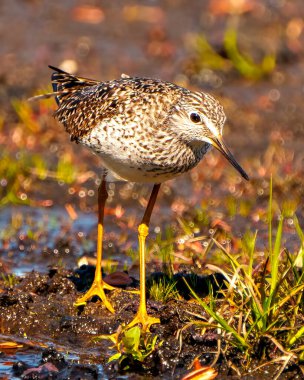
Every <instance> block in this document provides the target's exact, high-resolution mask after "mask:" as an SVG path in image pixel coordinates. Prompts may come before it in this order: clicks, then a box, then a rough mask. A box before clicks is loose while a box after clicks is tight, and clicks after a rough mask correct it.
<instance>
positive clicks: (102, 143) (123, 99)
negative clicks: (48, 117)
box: [38, 66, 248, 330]
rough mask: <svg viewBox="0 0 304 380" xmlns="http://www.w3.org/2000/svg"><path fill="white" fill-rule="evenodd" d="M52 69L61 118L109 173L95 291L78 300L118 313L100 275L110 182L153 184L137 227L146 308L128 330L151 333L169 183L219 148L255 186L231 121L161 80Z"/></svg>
mask: <svg viewBox="0 0 304 380" xmlns="http://www.w3.org/2000/svg"><path fill="white" fill-rule="evenodd" d="M49 67H50V68H51V69H52V70H53V74H52V85H53V90H54V92H53V93H51V94H45V95H42V96H38V98H39V97H40V98H43V97H51V96H54V97H55V99H56V102H57V105H58V109H57V110H56V111H55V114H54V116H55V118H56V119H57V120H58V121H59V122H60V123H61V124H63V126H64V128H65V130H66V131H67V132H68V133H69V134H70V137H71V140H72V141H75V142H76V143H80V144H82V145H85V146H86V147H88V148H90V149H91V150H92V151H93V152H94V153H96V154H98V155H99V156H100V158H101V163H102V167H103V168H104V171H103V176H102V182H101V184H100V186H99V191H98V237H97V264H96V272H95V278H94V282H93V284H92V286H91V288H90V289H89V290H88V291H87V292H86V293H85V295H84V296H82V297H80V298H79V299H78V300H77V301H76V305H83V304H85V303H86V302H87V301H88V300H89V299H90V298H91V297H93V296H95V295H97V296H98V297H99V298H100V299H101V301H102V302H103V303H104V305H105V306H106V307H107V309H108V310H109V311H110V312H112V313H114V308H113V306H112V304H111V302H110V301H109V300H108V298H107V295H106V293H105V291H106V290H113V289H114V288H113V287H112V286H110V285H108V284H107V283H106V282H104V281H103V279H102V275H101V262H102V239H103V221H104V207H105V202H106V199H107V196H108V194H107V187H106V184H107V182H108V181H116V180H122V181H131V182H140V183H151V184H154V186H153V189H152V193H151V196H150V199H149V201H148V204H147V208H146V210H145V213H144V216H143V218H142V221H141V223H140V225H139V227H138V239H139V257H140V304H139V309H138V312H137V314H136V315H135V317H134V319H133V320H132V321H131V322H130V323H129V324H128V326H129V327H131V326H134V325H135V324H141V325H142V327H143V329H144V330H148V329H149V327H150V326H151V325H152V324H155V323H159V319H158V318H155V317H152V316H150V315H148V313H147V309H146V287H145V280H146V279H145V277H146V272H145V255H146V248H145V240H146V237H147V236H148V233H149V222H150V217H151V213H152V210H153V207H154V204H155V201H156V198H157V194H158V191H159V188H160V185H161V183H162V182H164V181H167V180H169V179H172V178H174V177H176V176H178V175H180V174H182V173H184V172H187V171H188V170H190V169H192V168H193V167H194V166H196V165H197V164H198V163H199V162H200V160H201V159H202V158H203V157H204V155H205V154H206V153H207V152H208V150H209V149H210V148H211V147H212V146H214V147H215V148H217V149H218V150H219V151H220V152H221V153H222V154H223V155H224V156H225V157H226V158H227V159H228V161H229V162H230V163H231V164H232V165H233V166H234V167H235V168H236V169H237V170H238V171H239V173H240V174H241V176H242V177H243V178H245V179H247V180H248V176H247V174H246V173H245V171H244V170H243V169H242V168H241V166H240V165H239V164H238V163H237V161H236V160H235V158H234V157H233V155H232V154H231V152H230V151H229V149H228V148H227V146H226V145H225V144H224V142H223V139H222V132H223V126H224V123H225V120H226V116H225V113H224V110H223V107H222V106H221V105H220V103H219V102H218V101H217V100H216V99H215V98H214V97H213V96H211V95H209V94H207V93H203V92H193V91H190V90H187V89H185V88H183V87H180V86H177V85H175V84H173V83H169V82H165V81H162V80H157V79H149V78H137V77H129V76H127V75H124V74H123V75H122V76H121V78H120V79H117V80H111V81H106V82H100V81H97V80H92V79H87V78H82V77H78V76H74V75H72V74H69V73H66V72H64V71H62V70H60V69H58V68H56V67H53V66H49Z"/></svg>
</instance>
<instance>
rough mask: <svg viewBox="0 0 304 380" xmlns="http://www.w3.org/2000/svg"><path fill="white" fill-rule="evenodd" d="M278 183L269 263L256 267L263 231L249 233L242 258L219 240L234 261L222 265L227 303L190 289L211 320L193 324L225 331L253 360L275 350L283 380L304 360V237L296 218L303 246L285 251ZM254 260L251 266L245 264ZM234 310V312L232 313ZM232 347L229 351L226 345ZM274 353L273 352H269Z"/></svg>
mask: <svg viewBox="0 0 304 380" xmlns="http://www.w3.org/2000/svg"><path fill="white" fill-rule="evenodd" d="M272 210H273V201H272V181H271V184H270V196H269V207H268V234H269V236H268V245H269V246H268V254H267V255H266V257H265V259H264V261H263V262H260V263H258V264H254V262H255V247H256V242H257V239H258V233H257V232H255V233H247V234H245V236H244V238H243V244H242V255H241V257H240V258H237V257H235V256H233V255H231V253H229V252H228V251H227V249H226V248H225V247H223V246H222V245H221V244H220V243H219V242H218V241H216V240H214V243H215V244H216V245H217V247H218V248H219V249H220V250H221V252H222V254H224V256H225V257H226V259H227V260H228V263H229V266H228V269H223V268H220V267H218V268H217V271H218V272H221V273H222V274H223V275H224V277H225V282H226V286H227V288H226V289H224V290H221V291H220V293H222V295H223V297H224V298H223V299H219V298H218V297H215V296H214V294H213V292H212V291H211V292H210V294H209V299H208V300H203V299H200V298H199V297H198V296H197V294H196V293H195V292H194V291H193V289H192V288H191V286H190V285H188V287H189V289H190V291H191V293H192V296H193V297H194V298H195V299H196V301H197V302H198V303H199V305H200V306H201V307H202V309H203V310H204V312H206V313H207V314H208V315H209V319H208V321H204V322H201V321H193V322H190V323H189V324H187V325H185V327H184V328H183V329H182V330H181V332H180V333H181V334H182V333H183V331H184V330H185V329H187V328H188V327H189V326H192V325H193V324H194V325H196V326H197V327H199V328H200V329H203V330H202V333H204V332H205V331H206V330H207V329H220V330H221V335H222V337H223V338H224V339H225V341H226V344H227V345H228V347H232V346H233V347H237V348H238V349H239V350H240V351H242V352H243V353H244V355H245V357H246V359H247V363H248V365H249V364H250V362H251V360H252V359H253V358H256V357H259V359H260V360H262V361H263V360H266V359H267V350H268V351H269V349H270V347H274V348H275V349H276V350H277V351H278V353H280V355H281V356H280V355H279V354H278V355H277V356H278V357H279V358H278V357H277V358H276V360H277V361H280V359H281V361H282V363H283V364H282V365H281V367H279V368H278V374H277V375H278V376H279V374H280V373H281V372H282V371H283V370H284V368H285V367H286V366H287V364H288V363H289V362H298V361H302V360H303V359H304V328H303V311H304V299H303V290H304V273H303V271H302V270H300V269H299V264H300V265H301V266H302V268H303V260H304V250H303V245H304V233H303V229H302V228H301V227H300V225H299V222H298V220H297V218H296V216H294V225H295V229H296V232H297V235H298V238H299V241H300V248H299V250H298V252H296V253H295V254H290V252H288V250H287V249H285V248H283V247H282V242H283V226H284V220H285V219H284V212H282V213H281V215H280V217H279V220H278V222H277V226H276V229H275V230H274V218H273V211H272ZM244 256H247V257H248V262H247V263H246V264H244V263H243V260H241V259H242V258H243V257H244ZM212 267H213V269H214V268H216V267H215V266H212ZM230 311H233V312H230ZM226 349H227V347H226ZM268 354H269V352H268Z"/></svg>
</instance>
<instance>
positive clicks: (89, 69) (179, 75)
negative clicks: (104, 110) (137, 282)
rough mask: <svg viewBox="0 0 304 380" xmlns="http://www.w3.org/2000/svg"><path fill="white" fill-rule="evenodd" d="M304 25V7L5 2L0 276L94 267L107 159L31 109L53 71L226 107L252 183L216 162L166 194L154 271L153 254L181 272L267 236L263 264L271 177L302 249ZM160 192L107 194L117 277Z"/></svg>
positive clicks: (1, 23)
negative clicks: (168, 250) (174, 88)
mask: <svg viewBox="0 0 304 380" xmlns="http://www.w3.org/2000/svg"><path fill="white" fill-rule="evenodd" d="M303 17H304V3H303V1H302V0H290V1H288V0H263V1H262V0H261V1H258V0H256V1H254V0H201V1H195V0H193V1H189V0H163V1H152V0H151V1H130V0H116V1H97V0H96V1H93V0H91V1H90V0H62V1H47V0H10V1H1V2H0V35H1V41H2V43H1V45H0V56H1V65H0V106H1V109H0V206H1V208H0V253H1V257H2V263H1V265H2V270H3V271H4V272H11V271H14V272H15V273H17V274H22V273H24V272H25V271H27V270H30V269H33V268H35V269H38V270H40V271H46V270H47V266H48V265H55V264H56V265H60V264H65V265H67V266H69V267H73V266H75V265H76V262H77V261H79V260H80V263H86V262H90V260H91V258H92V257H93V256H94V253H95V240H96V228H95V225H96V216H95V214H96V209H97V207H96V206H97V198H96V193H97V186H98V184H99V183H100V175H99V174H100V162H99V160H98V157H96V156H93V155H92V154H91V152H89V151H87V150H86V149H85V148H83V147H81V146H80V145H76V144H72V143H71V142H70V140H69V136H68V135H67V134H66V133H65V131H64V130H63V128H62V126H60V125H58V124H57V123H56V122H55V121H54V119H53V118H52V113H53V111H54V110H55V102H54V101H53V100H52V99H50V100H43V101H40V102H37V103H29V102H28V101H27V98H29V97H31V96H33V95H36V94H39V93H43V92H48V91H50V90H51V87H50V74H51V71H50V69H48V67H47V66H48V65H49V64H51V65H54V66H58V67H60V68H62V69H64V70H66V71H68V72H71V73H76V74H79V75H80V76H86V77H91V78H94V79H100V80H101V81H102V80H109V79H114V78H118V77H119V76H120V75H121V73H126V74H128V75H131V76H146V77H154V78H161V79H164V80H167V81H171V82H174V83H177V84H179V85H182V86H185V87H187V88H190V89H192V90H203V91H208V92H210V93H212V94H213V95H214V96H216V97H217V98H218V99H219V100H220V101H221V103H222V104H223V105H224V108H225V111H226V114H227V124H226V126H225V130H224V138H225V141H226V142H227V144H228V146H229V147H231V150H232V151H233V152H234V154H235V156H236V158H237V159H238V161H239V162H240V163H241V165H242V166H243V167H244V169H245V170H246V171H247V172H248V174H249V176H250V177H251V181H250V182H249V183H244V181H243V180H242V179H241V178H240V177H239V175H238V174H237V173H236V171H235V170H234V169H233V168H232V167H230V166H229V164H228V163H227V162H226V160H225V159H224V158H223V157H221V156H220V154H219V153H218V152H211V153H208V155H207V156H206V157H205V158H204V160H203V161H202V162H201V163H200V164H199V166H198V167H197V168H195V169H194V170H192V171H191V173H188V174H186V175H183V176H182V177H180V178H178V179H176V180H175V181H170V182H168V183H166V184H164V185H163V187H162V191H161V194H160V198H159V202H158V204H157V207H156V210H155V215H154V217H153V218H152V236H151V238H150V243H149V244H150V256H151V257H150V259H151V260H154V261H155V263H156V264H155V265H157V263H158V259H157V252H158V249H156V248H155V247H156V246H157V247H158V248H159V247H161V244H162V241H164V240H166V239H168V238H170V239H171V238H172V236H173V238H172V239H173V240H174V251H173V256H174V260H175V261H176V263H177V264H176V265H177V266H178V265H183V264H185V263H186V264H187V265H190V266H195V263H196V262H197V258H199V260H200V261H202V262H204V261H206V260H209V259H210V256H208V255H207V253H206V246H207V245H208V244H207V241H208V239H209V237H210V236H212V235H213V234H214V233H215V232H217V233H218V234H219V235H218V236H219V239H220V241H221V243H222V244H223V245H225V246H226V247H227V249H231V251H232V252H238V251H239V249H240V247H241V243H240V238H241V237H242V236H243V235H244V234H246V233H247V231H248V230H250V231H255V230H257V229H258V230H260V231H261V233H260V235H259V237H260V239H259V241H258V246H259V247H260V251H261V255H263V252H264V251H265V249H266V248H265V246H266V241H265V236H266V235H265V231H266V230H267V225H266V224H265V221H266V219H267V206H268V197H269V186H270V185H269V182H270V177H271V176H272V177H273V192H274V195H273V197H274V212H275V213H276V214H279V212H280V210H282V209H284V210H285V211H284V212H285V213H286V215H287V219H286V223H285V226H284V229H285V239H286V246H287V247H290V249H291V248H292V247H293V245H294V244H295V241H296V240H297V238H296V234H295V231H294V228H293V219H292V216H293V215H294V213H296V215H297V217H298V219H299V221H300V224H302V226H303V223H304V218H303V216H304V213H303V204H301V199H302V200H303V195H304V186H303V182H304V179H303V158H304V153H303V142H304V139H303V137H304V123H303V111H302V108H303V105H302V103H303V94H304V83H303V77H304V55H303V49H304V19H303ZM149 192H150V188H149V187H147V186H141V185H134V184H126V183H120V184H119V183H115V184H110V188H109V193H110V199H109V203H108V207H107V212H106V214H107V215H106V217H107V221H106V236H105V238H106V245H105V253H106V257H107V258H108V259H109V268H113V267H117V266H122V267H124V268H128V267H130V266H131V264H132V262H133V261H134V259H135V258H136V255H135V253H134V252H135V250H136V246H137V242H136V225H137V223H138V222H139V221H140V219H141V215H142V213H143V210H144V209H143V207H144V205H145V204H146V200H147V197H148V195H149ZM288 216H289V218H288ZM130 231H133V233H130ZM208 254H209V253H208ZM213 260H214V258H213Z"/></svg>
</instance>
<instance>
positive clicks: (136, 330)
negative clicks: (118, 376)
mask: <svg viewBox="0 0 304 380" xmlns="http://www.w3.org/2000/svg"><path fill="white" fill-rule="evenodd" d="M102 339H108V340H110V341H111V342H113V343H114V346H113V347H111V348H112V349H115V350H116V351H117V352H116V353H115V354H114V355H112V356H111V357H110V359H109V362H111V361H114V360H117V361H118V363H119V365H120V368H121V369H122V370H128V369H130V366H132V365H134V363H135V364H136V362H140V363H143V362H144V361H145V359H146V358H147V357H148V356H149V355H151V354H152V353H153V351H154V350H156V349H157V348H158V347H160V346H161V345H162V342H157V341H158V340H159V338H158V336H157V335H152V334H151V333H149V332H145V333H144V332H143V331H142V330H141V329H140V327H139V326H134V327H132V328H130V329H123V328H121V327H120V328H119V329H118V331H117V332H116V333H115V334H112V335H101V336H99V337H97V338H96V339H95V341H100V340H102Z"/></svg>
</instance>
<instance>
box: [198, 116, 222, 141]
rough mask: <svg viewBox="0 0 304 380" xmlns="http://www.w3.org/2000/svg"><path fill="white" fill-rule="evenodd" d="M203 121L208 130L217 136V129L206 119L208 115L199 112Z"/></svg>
mask: <svg viewBox="0 0 304 380" xmlns="http://www.w3.org/2000/svg"><path fill="white" fill-rule="evenodd" d="M200 115H201V117H202V119H203V121H204V124H205V125H206V127H207V128H209V130H210V132H211V133H212V134H213V135H214V136H215V137H218V136H219V131H218V130H217V128H215V126H214V124H213V123H212V122H211V121H210V120H209V119H208V117H207V116H206V115H204V114H200Z"/></svg>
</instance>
